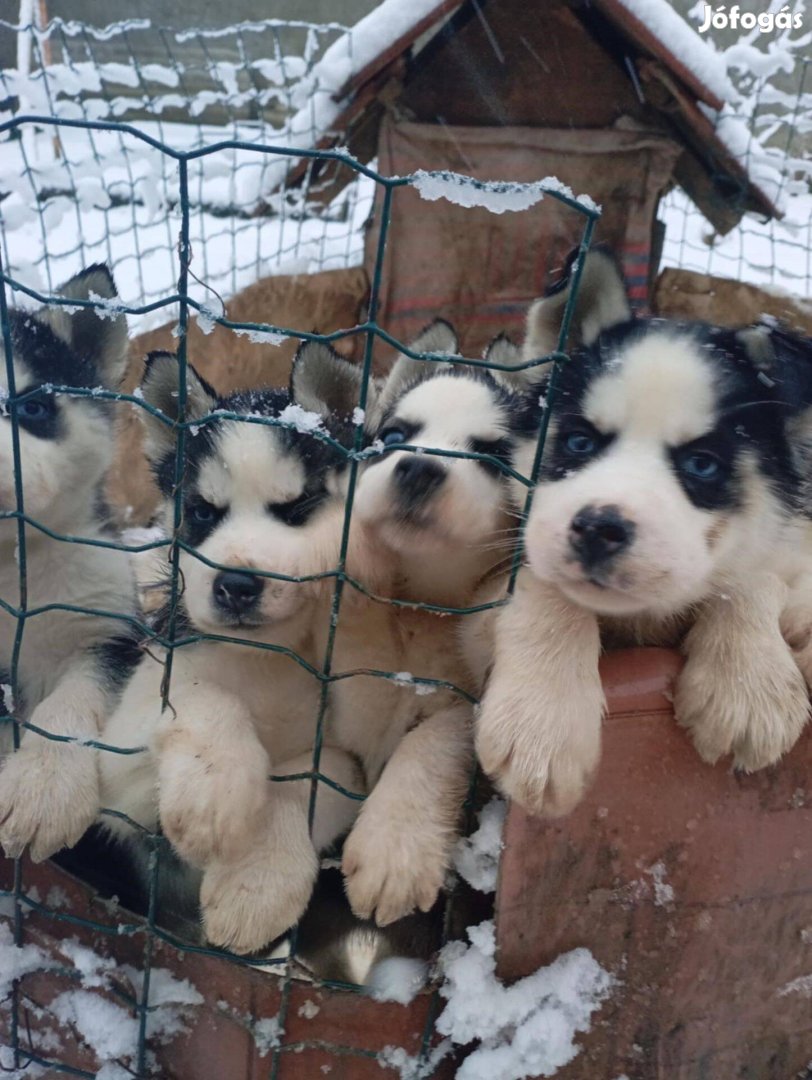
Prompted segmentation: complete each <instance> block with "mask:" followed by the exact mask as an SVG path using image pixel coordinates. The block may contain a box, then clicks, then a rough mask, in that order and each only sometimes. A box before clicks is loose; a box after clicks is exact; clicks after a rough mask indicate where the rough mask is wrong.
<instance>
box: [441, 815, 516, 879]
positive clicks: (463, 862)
mask: <svg viewBox="0 0 812 1080" xmlns="http://www.w3.org/2000/svg"><path fill="white" fill-rule="evenodd" d="M506 814H507V803H506V802H505V800H504V799H500V798H499V797H498V796H494V797H493V798H492V799H491V801H490V802H489V803H488V804H487V805H486V806H483V808H482V809H481V810H480V811H479V814H478V815H477V820H478V821H479V828H478V829H477V830H476V832H473V833H471V835H470V836H466V837H462V838H461V839H460V840H458V841H457V846H456V847H455V849H454V853H453V856H452V858H453V861H454V869H455V870H456V871H457V873H458V874H459V875H460V877H461V878H464V879H465V880H466V881H467V882H468V884H469V885H471V886H472V887H473V888H474V889H479V891H480V892H484V893H492V892H494V890H495V889H496V879H497V875H498V873H499V858H500V855H501V852H502V829H503V827H504V824H505V815H506Z"/></svg>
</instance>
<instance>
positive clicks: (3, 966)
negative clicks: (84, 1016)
mask: <svg viewBox="0 0 812 1080" xmlns="http://www.w3.org/2000/svg"><path fill="white" fill-rule="evenodd" d="M57 966H58V965H57V963H56V961H54V960H53V959H52V958H51V957H49V956H47V955H46V954H45V953H44V952H43V951H42V949H40V948H39V946H37V945H20V946H17V945H15V944H14V934H13V933H12V930H11V927H10V926H9V925H8V924H7V923H0V1001H2V1000H3V999H4V998H5V997H6V996H7V995H8V994H9V993H10V992H11V986H12V983H13V982H14V981H15V979H21V978H22V977H23V975H30V974H31V972H33V971H50V970H51V969H53V968H55V967H57Z"/></svg>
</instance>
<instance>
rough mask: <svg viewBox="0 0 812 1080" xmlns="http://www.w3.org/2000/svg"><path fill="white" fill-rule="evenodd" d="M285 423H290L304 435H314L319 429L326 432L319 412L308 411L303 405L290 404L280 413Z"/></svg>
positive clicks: (280, 417)
mask: <svg viewBox="0 0 812 1080" xmlns="http://www.w3.org/2000/svg"><path fill="white" fill-rule="evenodd" d="M279 419H280V420H281V421H282V423H283V424H289V425H290V426H291V427H292V428H294V429H295V430H296V431H298V432H301V434H303V435H312V434H313V432H315V431H318V432H321V433H324V431H325V427H324V423H323V421H322V417H321V416H319V414H318V413H315V412H308V411H307V409H303V408H302V406H301V405H288V406H286V407H285V408H284V409H283V410H282V412H281V413H280V414H279Z"/></svg>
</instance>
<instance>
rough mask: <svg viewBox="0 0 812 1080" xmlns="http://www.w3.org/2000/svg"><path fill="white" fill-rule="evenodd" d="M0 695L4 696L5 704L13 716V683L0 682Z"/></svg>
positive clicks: (7, 710)
mask: <svg viewBox="0 0 812 1080" xmlns="http://www.w3.org/2000/svg"><path fill="white" fill-rule="evenodd" d="M0 695H2V697H3V704H4V706H5V708H6V712H8V713H9V714H10V715H11V716H13V715H14V690H13V688H12V686H11V683H0Z"/></svg>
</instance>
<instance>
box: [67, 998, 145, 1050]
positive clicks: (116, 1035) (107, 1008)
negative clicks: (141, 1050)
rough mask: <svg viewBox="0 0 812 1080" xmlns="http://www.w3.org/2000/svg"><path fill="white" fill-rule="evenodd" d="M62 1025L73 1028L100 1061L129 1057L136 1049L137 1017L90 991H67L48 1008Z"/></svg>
mask: <svg viewBox="0 0 812 1080" xmlns="http://www.w3.org/2000/svg"><path fill="white" fill-rule="evenodd" d="M48 1008H49V1012H51V1013H52V1014H53V1015H54V1017H55V1018H56V1019H57V1020H58V1021H59V1022H60V1023H61V1024H67V1025H70V1026H72V1027H74V1028H75V1029H76V1030H77V1031H78V1032H79V1034H80V1035H81V1037H82V1038H83V1039H84V1041H85V1042H86V1043H87V1044H88V1045H89V1046H92V1047H93V1050H94V1051H95V1053H96V1055H97V1056H98V1058H99V1061H114V1060H115V1059H116V1058H122V1057H132V1056H133V1054H134V1053H135V1051H136V1047H137V1045H138V1017H137V1016H134V1015H133V1014H131V1013H130V1012H129V1011H128V1010H127V1009H125V1008H124V1007H123V1006H121V1005H116V1004H115V1002H112V1001H109V1000H108V999H107V998H103V997H101V996H100V995H98V994H93V993H91V992H90V991H89V990H67V991H66V992H65V993H64V994H60V995H59V996H58V997H56V998H54V1000H53V1001H52V1002H51V1004H50V1005H49V1007H48Z"/></svg>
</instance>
